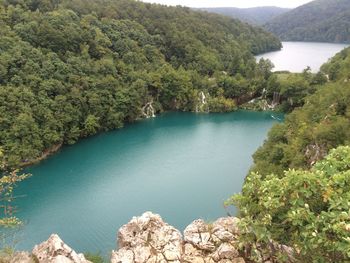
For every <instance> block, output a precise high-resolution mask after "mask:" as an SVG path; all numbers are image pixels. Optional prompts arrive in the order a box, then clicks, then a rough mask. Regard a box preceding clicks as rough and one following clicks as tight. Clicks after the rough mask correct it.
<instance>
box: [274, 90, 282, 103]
mask: <svg viewBox="0 0 350 263" xmlns="http://www.w3.org/2000/svg"><path fill="white" fill-rule="evenodd" d="M280 100H281V94H280V93H279V92H274V93H273V101H272V105H278V104H279V103H280Z"/></svg>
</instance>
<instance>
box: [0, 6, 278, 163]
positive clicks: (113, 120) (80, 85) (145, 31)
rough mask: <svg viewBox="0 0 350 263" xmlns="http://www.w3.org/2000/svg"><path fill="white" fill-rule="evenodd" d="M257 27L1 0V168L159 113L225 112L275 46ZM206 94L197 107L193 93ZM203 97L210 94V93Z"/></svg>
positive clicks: (155, 9) (256, 84) (218, 19)
mask: <svg viewBox="0 0 350 263" xmlns="http://www.w3.org/2000/svg"><path fill="white" fill-rule="evenodd" d="M280 46H281V44H280V42H279V40H278V39H277V38H275V37H274V36H273V35H272V34H270V33H266V32H264V31H263V30H262V29H259V28H254V27H252V26H249V25H247V24H244V23H241V22H239V21H236V20H232V19H229V18H226V17H222V16H219V15H215V14H205V13H200V12H194V11H191V10H190V9H188V8H181V7H165V6H161V5H151V4H145V3H142V2H138V1H133V0H113V1H110V0H73V1H68V0H62V1H60V0H23V1H17V0H5V1H1V2H0V50H1V52H0V93H1V94H0V101H1V102H0V126H1V129H0V146H1V148H2V150H3V152H4V156H5V163H6V164H7V165H9V166H14V165H23V164H29V163H30V162H31V161H32V160H34V159H35V158H38V157H40V156H42V155H43V154H47V153H49V151H50V150H52V149H55V148H58V147H59V146H60V145H61V144H62V143H63V144H72V143H74V142H76V141H77V140H78V139H79V138H81V137H86V136H89V135H93V134H95V133H97V132H99V131H105V130H110V129H115V128H119V127H121V126H122V125H123V124H124V123H125V122H131V121H134V120H136V119H138V118H142V117H145V116H146V115H152V114H153V112H152V111H153V109H154V110H155V111H157V112H160V111H164V110H188V111H195V110H198V111H208V110H209V111H230V110H233V109H235V102H236V100H237V98H240V97H242V96H245V95H248V97H249V96H253V95H254V94H256V93H259V92H261V90H262V89H263V86H264V83H266V81H268V79H269V77H270V71H269V70H270V68H269V63H266V62H265V61H261V62H260V63H259V64H256V62H255V59H254V57H253V55H252V54H257V53H260V52H265V51H269V50H275V49H279V48H280ZM201 94H202V95H203V94H206V105H202V104H203V100H202V99H201V97H203V96H200V95H201ZM209 94H210V95H209Z"/></svg>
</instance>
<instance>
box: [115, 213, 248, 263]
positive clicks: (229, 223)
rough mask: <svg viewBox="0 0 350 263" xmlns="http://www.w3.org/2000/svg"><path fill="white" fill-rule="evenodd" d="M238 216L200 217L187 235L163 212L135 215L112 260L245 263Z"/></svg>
mask: <svg viewBox="0 0 350 263" xmlns="http://www.w3.org/2000/svg"><path fill="white" fill-rule="evenodd" d="M238 221H239V220H238V219H237V218H234V217H227V218H220V219H218V220H217V221H215V222H214V223H213V224H206V223H205V222H204V221H203V220H196V221H194V222H193V223H192V224H190V225H189V226H188V227H187V228H186V229H185V231H184V238H182V236H181V233H180V232H179V231H178V230H176V229H175V228H174V227H172V226H170V225H168V224H167V223H165V222H164V221H163V220H162V218H161V217H160V216H159V215H156V214H152V213H151V212H146V213H144V214H143V215H142V216H140V217H134V218H133V219H132V220H131V221H130V222H129V223H128V224H126V225H124V226H123V227H122V228H121V229H120V230H119V232H118V245H119V250H118V251H113V252H112V259H111V262H112V263H156V262H159V263H163V262H164V263H166V262H173V263H181V262H184V263H185V262H193V263H209V262H210V263H215V262H220V263H230V262H236V263H238V262H239V263H244V262H245V261H244V259H243V258H242V257H241V256H240V254H239V252H238V250H237V246H236V242H237V241H236V240H237V236H238V234H239V230H238V227H237V222H238Z"/></svg>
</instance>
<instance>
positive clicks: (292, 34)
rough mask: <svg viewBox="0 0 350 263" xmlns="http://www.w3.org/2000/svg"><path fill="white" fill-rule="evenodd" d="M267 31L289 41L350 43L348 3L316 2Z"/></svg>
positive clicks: (275, 21)
mask: <svg viewBox="0 0 350 263" xmlns="http://www.w3.org/2000/svg"><path fill="white" fill-rule="evenodd" d="M265 28H266V29H267V30H269V31H270V32H273V33H274V34H276V35H277V36H279V37H280V38H281V39H282V40H288V41H321V42H346V43H349V42H350V31H349V28H350V3H349V1H348V0H316V1H313V2H311V3H308V4H306V5H303V6H300V7H298V8H296V9H293V10H291V11H289V12H287V13H285V14H282V15H280V16H278V17H276V18H274V19H272V20H270V21H269V22H268V23H267V24H266V25H265Z"/></svg>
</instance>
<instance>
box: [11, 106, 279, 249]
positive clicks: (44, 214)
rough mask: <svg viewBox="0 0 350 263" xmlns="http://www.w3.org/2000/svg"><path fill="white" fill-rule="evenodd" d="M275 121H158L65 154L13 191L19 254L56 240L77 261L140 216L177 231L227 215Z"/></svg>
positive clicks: (237, 116)
mask: <svg viewBox="0 0 350 263" xmlns="http://www.w3.org/2000/svg"><path fill="white" fill-rule="evenodd" d="M273 115H275V116H272V115H271V113H268V112H249V111H238V112H233V113H223V114H194V113H180V112H178V113H166V114H162V115H160V116H158V117H157V118H154V119H147V120H142V121H138V122H136V123H134V124H130V125H127V126H126V127H125V128H123V129H120V130H117V131H111V132H108V133H102V134H99V135H97V136H93V137H91V138H87V139H84V140H81V141H79V142H78V143H77V144H75V145H72V146H65V147H63V149H62V150H61V151H60V152H59V153H57V154H55V155H53V156H51V157H50V158H49V159H47V160H45V161H43V162H42V163H40V164H38V165H35V166H33V167H31V168H30V169H29V172H30V173H32V174H33V176H32V177H30V178H29V179H28V180H25V181H24V182H23V183H21V184H19V187H18V189H17V191H16V193H17V194H18V195H19V196H21V195H24V196H25V197H23V198H19V199H17V200H16V202H17V206H18V209H19V213H18V214H17V215H18V217H19V218H21V219H22V220H24V221H25V222H26V225H25V226H24V228H23V232H22V233H21V235H20V238H19V240H20V243H19V246H18V248H19V249H31V248H33V246H34V245H35V244H38V243H40V242H42V241H44V240H46V239H47V238H48V237H49V235H50V234H51V233H57V234H59V235H60V236H61V238H62V239H63V240H64V241H65V242H66V243H67V244H68V245H70V246H71V247H73V248H74V249H75V250H77V251H79V252H84V251H91V252H93V251H99V250H101V251H102V252H103V253H104V254H105V255H106V254H107V253H108V252H110V251H111V250H112V249H115V248H116V233H117V230H118V228H120V227H121V226H122V225H123V224H126V223H127V222H128V221H129V220H130V219H131V218H132V217H133V216H139V215H141V214H142V213H143V212H145V211H152V212H155V213H159V214H160V215H161V216H162V217H163V219H164V220H165V221H166V222H168V223H169V224H171V225H173V226H175V227H177V228H179V229H181V230H183V229H184V227H185V226H186V225H188V224H190V223H191V222H192V220H194V219H198V218H203V219H205V220H208V221H212V220H214V219H217V218H218V217H221V216H226V211H225V209H224V207H223V202H224V200H225V199H227V198H228V197H229V196H230V195H232V194H233V193H238V192H240V191H241V188H242V185H243V182H244V178H245V176H246V174H247V172H248V170H249V168H250V166H251V165H252V157H251V156H252V154H253V153H254V152H255V151H256V149H257V148H258V147H259V146H260V145H262V143H263V141H264V139H265V138H266V135H267V132H268V130H270V128H271V126H272V125H273V124H274V123H276V120H275V119H274V118H273V117H276V116H277V115H276V113H274V114H273ZM278 117H279V118H283V116H278ZM234 212H235V211H234V210H232V209H231V213H234Z"/></svg>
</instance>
